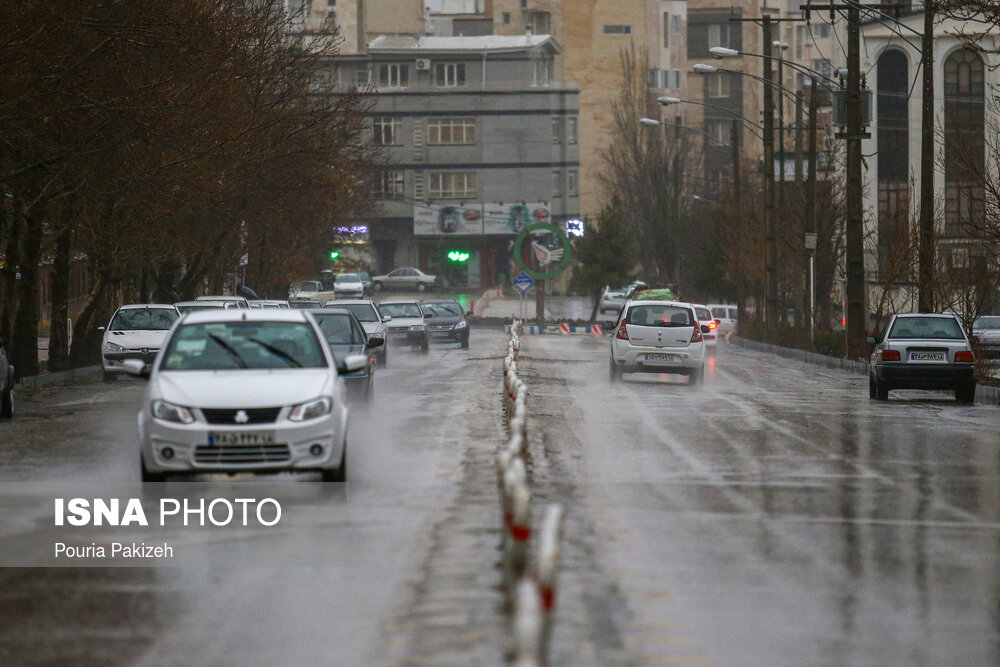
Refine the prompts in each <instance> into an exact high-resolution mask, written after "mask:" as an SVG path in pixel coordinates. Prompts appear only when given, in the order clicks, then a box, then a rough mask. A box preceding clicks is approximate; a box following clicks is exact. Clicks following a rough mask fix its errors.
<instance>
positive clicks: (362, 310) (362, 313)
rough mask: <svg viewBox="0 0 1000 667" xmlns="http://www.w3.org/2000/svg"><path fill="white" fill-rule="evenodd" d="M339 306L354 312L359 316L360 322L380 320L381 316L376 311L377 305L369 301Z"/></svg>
mask: <svg viewBox="0 0 1000 667" xmlns="http://www.w3.org/2000/svg"><path fill="white" fill-rule="evenodd" d="M338 308H346V309H347V310H349V311H351V312H352V313H354V317H356V318H358V321H359V322H378V321H379V316H378V313H376V312H375V307H374V306H372V305H371V304H368V303H352V304H350V305H348V306H338Z"/></svg>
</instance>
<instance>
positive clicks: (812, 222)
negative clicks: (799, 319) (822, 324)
mask: <svg viewBox="0 0 1000 667" xmlns="http://www.w3.org/2000/svg"><path fill="white" fill-rule="evenodd" d="M810 84H811V85H810V86H809V158H808V159H809V164H808V165H807V166H806V169H807V176H806V220H807V224H808V226H809V232H808V233H810V234H813V235H814V236H813V238H814V239H816V240H817V242H818V240H819V235H818V233H817V232H818V229H817V228H818V226H819V225H817V224H816V160H817V155H816V112H817V111H818V109H819V99H818V97H817V95H816V82H815V81H810ZM800 106H801V105H800ZM815 255H816V249H813V250H810V251H809V298H808V299H807V303H808V304H809V336H810V341H815V340H816V330H815V321H816V281H815V275H816V274H815V271H814V268H813V267H814V262H815Z"/></svg>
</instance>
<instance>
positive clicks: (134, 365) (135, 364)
mask: <svg viewBox="0 0 1000 667" xmlns="http://www.w3.org/2000/svg"><path fill="white" fill-rule="evenodd" d="M122 370H124V371H125V372H126V373H128V374H129V375H132V376H134V377H138V378H142V379H143V380H148V379H149V374H150V372H151V371H152V368H151V367H150V365H149V364H147V363H146V362H144V361H142V360H141V359H126V360H124V361H123V362H122Z"/></svg>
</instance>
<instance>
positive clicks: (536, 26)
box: [528, 12, 552, 35]
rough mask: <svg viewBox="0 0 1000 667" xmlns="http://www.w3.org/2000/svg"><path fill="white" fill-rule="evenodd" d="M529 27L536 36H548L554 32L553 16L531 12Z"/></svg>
mask: <svg viewBox="0 0 1000 667" xmlns="http://www.w3.org/2000/svg"><path fill="white" fill-rule="evenodd" d="M528 25H529V26H530V27H531V32H532V33H533V34H535V35H548V34H549V33H551V32H552V15H551V14H550V13H549V12H531V14H529V19H528Z"/></svg>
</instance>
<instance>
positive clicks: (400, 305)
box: [378, 299, 431, 352]
mask: <svg viewBox="0 0 1000 667" xmlns="http://www.w3.org/2000/svg"><path fill="white" fill-rule="evenodd" d="M378 309H379V312H381V313H382V314H383V315H388V316H389V317H391V318H392V321H391V322H389V341H390V342H392V344H393V345H410V346H413V347H418V348H420V350H421V351H423V352H428V351H429V350H430V348H431V346H430V337H429V334H428V331H427V322H426V321H425V320H424V311H422V310H421V309H420V304H419V303H417V302H416V301H412V300H408V299H393V300H392V301H381V302H379V304H378Z"/></svg>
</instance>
